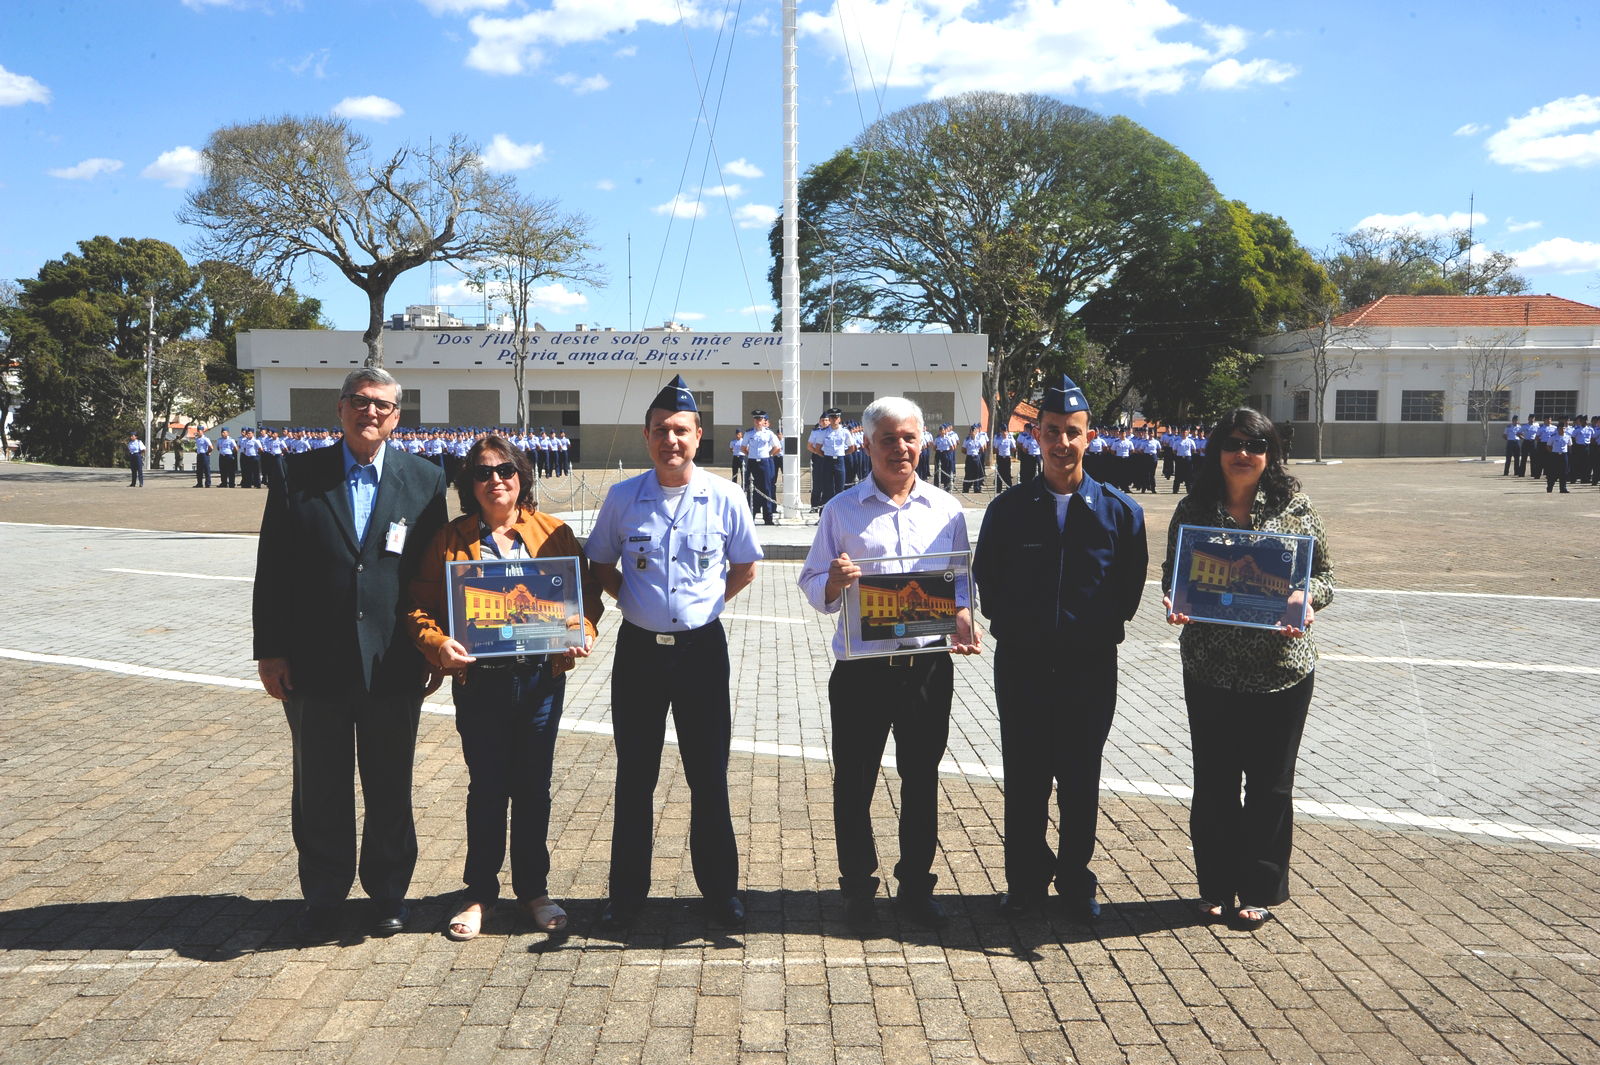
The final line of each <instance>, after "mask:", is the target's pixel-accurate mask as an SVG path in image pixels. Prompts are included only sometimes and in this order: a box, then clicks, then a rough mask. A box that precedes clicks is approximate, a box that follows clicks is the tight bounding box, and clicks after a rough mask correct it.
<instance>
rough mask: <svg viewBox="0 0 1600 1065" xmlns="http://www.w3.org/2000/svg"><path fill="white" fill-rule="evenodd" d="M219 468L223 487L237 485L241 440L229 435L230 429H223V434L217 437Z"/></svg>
mask: <svg viewBox="0 0 1600 1065" xmlns="http://www.w3.org/2000/svg"><path fill="white" fill-rule="evenodd" d="M217 469H218V470H219V472H220V474H221V477H220V481H221V483H222V487H223V488H234V487H236V486H237V483H238V482H237V477H236V475H237V473H238V472H239V441H237V440H235V439H234V438H233V437H231V436H229V435H228V430H226V429H224V430H222V435H221V436H220V437H218V438H217Z"/></svg>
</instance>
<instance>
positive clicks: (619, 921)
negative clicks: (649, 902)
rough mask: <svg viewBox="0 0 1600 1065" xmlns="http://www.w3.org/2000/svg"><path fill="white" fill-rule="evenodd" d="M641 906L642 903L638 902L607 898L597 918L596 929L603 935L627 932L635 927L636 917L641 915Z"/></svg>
mask: <svg viewBox="0 0 1600 1065" xmlns="http://www.w3.org/2000/svg"><path fill="white" fill-rule="evenodd" d="M639 907H640V903H637V902H622V901H620V900H618V899H607V900H606V904H605V908H604V909H602V910H601V911H600V916H599V917H597V918H595V922H594V927H595V931H597V932H599V933H600V934H601V935H613V934H618V933H622V932H626V931H627V930H628V929H630V928H632V927H633V921H634V918H636V917H638V916H639Z"/></svg>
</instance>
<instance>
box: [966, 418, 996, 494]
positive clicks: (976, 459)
mask: <svg viewBox="0 0 1600 1065" xmlns="http://www.w3.org/2000/svg"><path fill="white" fill-rule="evenodd" d="M988 447H989V434H988V433H986V432H984V431H983V429H982V427H981V426H979V425H978V423H977V422H973V423H972V429H971V430H970V431H969V432H968V433H967V438H966V439H965V440H963V441H961V450H962V451H964V452H966V455H967V465H966V469H965V470H964V471H963V474H962V478H961V490H962V491H963V492H981V491H983V453H984V452H985V451H986V450H988Z"/></svg>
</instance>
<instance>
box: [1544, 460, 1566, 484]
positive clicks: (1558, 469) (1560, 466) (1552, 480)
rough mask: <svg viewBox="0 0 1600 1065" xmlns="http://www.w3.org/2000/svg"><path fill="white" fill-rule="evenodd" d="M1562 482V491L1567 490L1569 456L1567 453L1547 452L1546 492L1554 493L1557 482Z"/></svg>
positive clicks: (1545, 463) (1545, 470)
mask: <svg viewBox="0 0 1600 1065" xmlns="http://www.w3.org/2000/svg"><path fill="white" fill-rule="evenodd" d="M1557 481H1560V482H1561V490H1562V491H1563V492H1565V491H1566V490H1567V456H1566V453H1565V452H1556V451H1546V452H1545V453H1544V490H1545V491H1546V492H1549V491H1552V490H1553V489H1554V488H1555V486H1556V482H1557Z"/></svg>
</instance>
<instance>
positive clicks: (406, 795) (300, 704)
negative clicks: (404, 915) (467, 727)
mask: <svg viewBox="0 0 1600 1065" xmlns="http://www.w3.org/2000/svg"><path fill="white" fill-rule="evenodd" d="M283 710H284V714H285V715H286V716H287V717H288V719H289V732H290V734H291V735H292V736H293V738H294V798H293V807H292V810H291V817H290V824H291V827H292V829H293V833H294V845H295V849H296V850H297V851H298V852H299V855H300V892H301V894H302V895H303V896H304V898H305V900H306V902H308V903H310V904H311V905H313V906H332V905H334V904H336V903H339V902H342V901H344V898H345V896H346V895H348V894H350V885H351V884H353V883H354V882H355V878H356V874H357V872H358V871H359V873H360V876H361V887H362V890H364V891H365V892H366V893H367V897H368V898H372V899H383V900H388V899H403V898H405V895H406V889H407V888H409V887H410V886H411V874H412V872H413V870H415V869H416V865H417V829H416V823H415V821H413V819H412V814H411V764H412V760H413V758H414V757H415V754H416V746H417V721H418V719H419V717H420V715H421V713H422V694H421V689H420V688H419V689H418V693H417V696H416V697H415V698H405V699H372V698H369V697H367V696H365V695H360V696H356V697H353V698H351V699H308V698H306V697H304V696H300V695H296V694H294V693H293V692H291V693H290V694H289V698H288V699H286V700H285V701H284V704H283ZM357 769H359V770H360V773H361V799H362V802H363V804H364V805H365V807H366V821H365V823H364V824H363V825H362V828H361V861H360V865H359V869H358V866H357V863H356V793H355V783H354V775H355V771H356V770H357Z"/></svg>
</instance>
